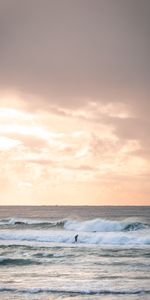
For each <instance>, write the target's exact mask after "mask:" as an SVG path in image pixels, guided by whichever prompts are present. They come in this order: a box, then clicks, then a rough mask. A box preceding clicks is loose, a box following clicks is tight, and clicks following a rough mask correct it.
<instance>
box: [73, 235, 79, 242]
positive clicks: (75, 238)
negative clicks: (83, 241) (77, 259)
mask: <svg viewBox="0 0 150 300" xmlns="http://www.w3.org/2000/svg"><path fill="white" fill-rule="evenodd" d="M77 241H78V234H76V235H75V237H74V242H75V243H77Z"/></svg>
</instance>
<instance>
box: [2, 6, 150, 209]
mask: <svg viewBox="0 0 150 300" xmlns="http://www.w3.org/2000/svg"><path fill="white" fill-rule="evenodd" d="M149 54H150V1H149V0H22V1H20V0H0V162H1V170H0V188H1V199H0V204H49V205H50V204H96V205H101V204H102V205H104V204H117V205H118V204H120V205H124V204H130V205H134V204H137V205H139V204H140V205H150V185H149V178H150V118H149V113H150V58H149Z"/></svg>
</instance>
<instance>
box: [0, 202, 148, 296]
mask: <svg viewBox="0 0 150 300" xmlns="http://www.w3.org/2000/svg"><path fill="white" fill-rule="evenodd" d="M76 234H78V240H77V242H75V235H76ZM70 298H74V299H76V300H79V299H80V300H82V299H83V300H84V299H104V300H117V299H121V300H127V299H133V300H137V299H138V300H148V299H150V207H91V206H89V207H71V206H70V207H69V206H68V207H67V206H63V207H59V206H42V207H33V206H31V207H29V206H26V207H23V206H20V207H19V206H15V207H8V206H7V207H6V206H5V207H4V206H1V207H0V299H2V300H8V299H11V300H25V299H26V300H27V299H29V300H51V299H70Z"/></svg>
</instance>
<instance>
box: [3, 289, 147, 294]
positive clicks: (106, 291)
mask: <svg viewBox="0 0 150 300" xmlns="http://www.w3.org/2000/svg"><path fill="white" fill-rule="evenodd" d="M4 292H10V293H18V294H41V293H57V294H60V293H61V294H62V293H63V294H69V295H78V294H80V295H140V294H150V289H147V290H142V289H135V290H117V289H116V290H115V289H114V290H113V289H94V290H93V289H87V290H82V289H81V290H80V289H75V290H72V289H67V290H65V289H53V288H52V289H51V288H29V289H17V288H5V287H0V293H4Z"/></svg>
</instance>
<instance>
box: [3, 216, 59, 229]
mask: <svg viewBox="0 0 150 300" xmlns="http://www.w3.org/2000/svg"><path fill="white" fill-rule="evenodd" d="M64 223H65V220H57V221H47V220H35V219H21V218H18V219H16V218H8V219H1V220H0V226H4V225H6V226H13V225H26V226H28V225H29V226H37V227H38V226H40V227H42V226H46V227H63V226H64Z"/></svg>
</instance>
